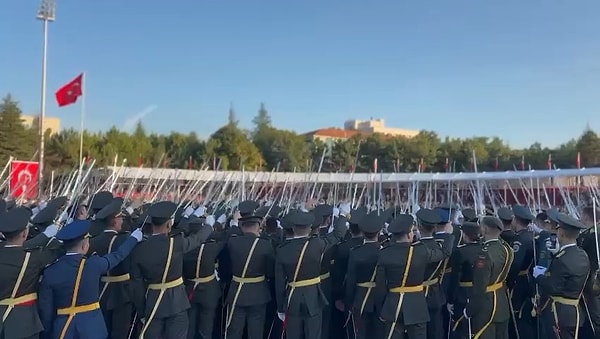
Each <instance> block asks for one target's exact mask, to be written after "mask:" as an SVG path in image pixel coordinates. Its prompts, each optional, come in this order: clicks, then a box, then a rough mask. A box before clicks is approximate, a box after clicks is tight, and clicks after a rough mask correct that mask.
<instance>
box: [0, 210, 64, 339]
mask: <svg viewBox="0 0 600 339" xmlns="http://www.w3.org/2000/svg"><path fill="white" fill-rule="evenodd" d="M30 216H31V212H30V211H29V210H27V209H26V208H24V207H19V208H15V209H12V210H10V211H9V212H3V213H2V212H0V232H2V234H4V236H5V237H6V241H5V242H2V243H0V317H1V318H0V338H6V339H8V338H15V339H24V338H31V339H33V338H38V336H39V333H40V332H42V331H43V330H44V328H43V327H42V323H41V322H40V319H39V315H38V310H37V302H36V301H37V293H36V291H37V284H38V281H39V278H40V274H41V273H42V270H43V269H44V267H46V265H47V264H49V263H51V262H53V261H54V260H55V259H56V258H57V257H58V255H59V254H61V253H60V252H59V251H54V250H48V248H47V247H45V246H44V245H45V244H46V243H47V242H48V239H50V238H51V237H53V236H54V235H56V232H57V231H58V226H56V225H51V226H48V227H46V228H45V230H44V231H43V232H42V233H40V234H39V235H38V236H37V237H36V238H34V239H31V240H27V238H28V232H29V228H28V223H29V217H30ZM36 246H40V247H37V248H35V247H36Z"/></svg>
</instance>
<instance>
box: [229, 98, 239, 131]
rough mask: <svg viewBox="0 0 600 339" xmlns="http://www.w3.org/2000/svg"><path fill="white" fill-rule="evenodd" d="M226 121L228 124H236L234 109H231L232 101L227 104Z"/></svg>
mask: <svg viewBox="0 0 600 339" xmlns="http://www.w3.org/2000/svg"><path fill="white" fill-rule="evenodd" d="M227 121H228V123H229V125H233V126H237V124H238V120H237V116H236V114H235V110H234V109H233V103H232V104H231V105H230V106H229V116H228V117H227Z"/></svg>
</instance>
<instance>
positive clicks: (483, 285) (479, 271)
mask: <svg viewBox="0 0 600 339" xmlns="http://www.w3.org/2000/svg"><path fill="white" fill-rule="evenodd" d="M481 225H482V229H481V231H482V234H483V238H484V243H483V246H482V248H481V250H480V251H479V254H478V256H477V260H476V261H475V266H474V269H475V271H474V273H473V282H472V285H473V288H472V290H471V298H470V299H469V302H468V303H467V305H466V306H465V309H464V311H463V315H464V317H465V318H466V320H467V321H468V325H469V334H470V335H471V337H472V338H476V339H486V338H490V339H503V338H508V322H509V319H510V314H511V311H510V304H509V302H510V301H509V300H508V294H507V293H506V286H505V280H506V277H507V276H508V272H509V270H510V266H511V264H512V261H513V256H514V254H513V251H512V248H510V246H509V245H508V244H506V243H504V242H503V241H502V240H500V238H499V237H500V233H501V232H502V231H503V230H504V226H503V225H502V221H500V219H498V218H496V217H489V216H488V217H483V218H482V219H481Z"/></svg>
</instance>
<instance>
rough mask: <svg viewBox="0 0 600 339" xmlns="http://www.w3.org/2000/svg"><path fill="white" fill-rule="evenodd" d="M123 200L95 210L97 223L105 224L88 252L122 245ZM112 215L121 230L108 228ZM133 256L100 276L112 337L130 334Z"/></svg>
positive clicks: (102, 302) (103, 252) (101, 252)
mask: <svg viewBox="0 0 600 339" xmlns="http://www.w3.org/2000/svg"><path fill="white" fill-rule="evenodd" d="M122 205H123V199H121V198H114V199H113V201H111V203H109V204H108V205H106V206H105V207H104V208H103V209H101V210H100V211H98V213H96V218H95V222H96V223H97V224H98V225H100V224H102V225H103V226H104V230H103V232H102V233H100V234H99V235H97V236H96V237H94V238H92V239H91V240H90V249H89V251H88V253H89V254H97V255H101V256H102V255H107V254H109V253H112V252H113V251H115V250H116V249H117V248H119V247H120V246H121V244H123V243H124V242H125V241H127V239H129V237H130V236H129V233H127V232H123V231H122V223H123V221H122V220H123V217H122V211H121V206H122ZM110 218H120V221H116V222H117V223H120V224H119V229H118V230H115V229H107V227H108V226H109V225H108V224H107V223H108V222H109V219H110ZM130 270H131V256H128V257H127V258H125V259H123V261H121V263H119V264H118V265H117V266H116V267H114V268H113V269H111V270H110V271H109V272H107V274H106V275H105V276H103V277H102V278H100V282H101V284H100V286H101V287H100V308H101V309H102V313H103V315H104V320H105V321H106V327H107V328H108V331H109V333H110V337H111V338H113V339H126V338H127V337H128V336H129V332H130V326H131V320H132V316H133V291H132V284H131V276H130V274H129V272H130Z"/></svg>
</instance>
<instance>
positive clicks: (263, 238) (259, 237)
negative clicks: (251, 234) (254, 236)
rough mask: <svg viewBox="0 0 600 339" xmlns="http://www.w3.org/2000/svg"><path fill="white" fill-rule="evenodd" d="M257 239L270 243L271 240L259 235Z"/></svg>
mask: <svg viewBox="0 0 600 339" xmlns="http://www.w3.org/2000/svg"><path fill="white" fill-rule="evenodd" d="M258 239H262V240H267V241H271V238H269V237H268V236H262V235H259V236H258Z"/></svg>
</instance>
